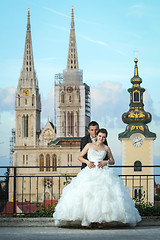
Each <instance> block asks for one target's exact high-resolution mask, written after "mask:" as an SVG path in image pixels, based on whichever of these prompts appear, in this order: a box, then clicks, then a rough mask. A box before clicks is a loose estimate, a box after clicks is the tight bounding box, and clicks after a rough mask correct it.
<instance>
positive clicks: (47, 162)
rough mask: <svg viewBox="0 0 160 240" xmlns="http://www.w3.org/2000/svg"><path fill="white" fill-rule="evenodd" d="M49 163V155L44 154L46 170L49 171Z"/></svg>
mask: <svg viewBox="0 0 160 240" xmlns="http://www.w3.org/2000/svg"><path fill="white" fill-rule="evenodd" d="M50 165H51V163H50V155H49V154H47V155H46V167H47V168H46V171H48V172H49V171H50Z"/></svg>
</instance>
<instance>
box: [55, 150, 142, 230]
mask: <svg viewBox="0 0 160 240" xmlns="http://www.w3.org/2000/svg"><path fill="white" fill-rule="evenodd" d="M105 155H106V151H96V150H95V149H89V150H88V159H89V160H90V161H92V162H95V165H96V167H95V168H92V169H90V168H88V167H85V168H84V169H83V170H81V172H80V173H78V175H77V176H76V177H74V178H73V179H72V181H71V183H70V184H69V185H67V186H66V187H65V188H64V189H63V192H62V195H61V198H60V200H59V201H58V204H57V206H56V208H55V212H54V214H53V218H54V220H55V225H57V226H61V225H66V224H74V223H79V224H81V225H82V226H88V225H89V224H90V223H91V222H99V223H106V222H107V223H110V222H120V223H127V224H129V225H130V226H135V225H136V223H137V222H140V221H141V217H140V215H139V213H138V210H137V209H136V208H135V205H134V202H133V200H132V199H131V197H130V196H129V189H128V188H127V187H125V186H124V184H123V181H122V180H121V179H120V178H119V176H117V175H116V174H115V173H114V171H113V170H112V169H111V168H109V167H108V166H105V167H103V169H102V168H98V167H97V164H98V162H99V161H102V160H103V159H104V157H105Z"/></svg>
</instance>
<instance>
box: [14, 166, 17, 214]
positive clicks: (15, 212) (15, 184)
mask: <svg viewBox="0 0 160 240" xmlns="http://www.w3.org/2000/svg"><path fill="white" fill-rule="evenodd" d="M16 170H17V168H16V167H14V177H13V216H14V215H15V214H16V178H17V176H16V172H17V171H16Z"/></svg>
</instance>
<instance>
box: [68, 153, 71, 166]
mask: <svg viewBox="0 0 160 240" xmlns="http://www.w3.org/2000/svg"><path fill="white" fill-rule="evenodd" d="M68 166H72V154H68Z"/></svg>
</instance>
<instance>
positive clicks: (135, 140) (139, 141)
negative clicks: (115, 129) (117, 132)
mask: <svg viewBox="0 0 160 240" xmlns="http://www.w3.org/2000/svg"><path fill="white" fill-rule="evenodd" d="M132 143H133V145H134V146H135V147H140V146H142V144H143V139H142V138H141V137H139V136H137V137H134V138H133V139H132Z"/></svg>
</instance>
